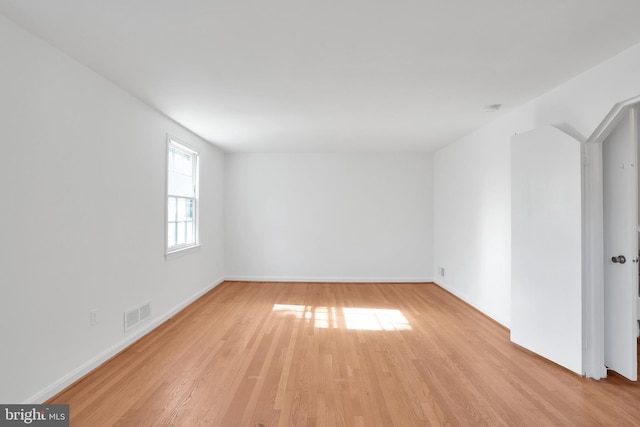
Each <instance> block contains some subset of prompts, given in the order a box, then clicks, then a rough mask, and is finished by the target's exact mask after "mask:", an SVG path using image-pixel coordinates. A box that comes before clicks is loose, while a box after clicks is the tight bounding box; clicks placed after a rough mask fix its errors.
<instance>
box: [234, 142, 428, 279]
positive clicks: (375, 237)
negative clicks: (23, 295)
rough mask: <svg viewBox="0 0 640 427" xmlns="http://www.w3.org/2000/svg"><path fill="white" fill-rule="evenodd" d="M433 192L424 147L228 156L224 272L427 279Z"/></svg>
mask: <svg viewBox="0 0 640 427" xmlns="http://www.w3.org/2000/svg"><path fill="white" fill-rule="evenodd" d="M431 193H432V161H431V156H430V155H426V154H329V153H327V154H227V156H226V195H225V216H226V222H225V224H226V236H225V241H226V258H225V265H226V272H227V276H230V277H237V278H271V279H283V280H284V279H293V280H428V279H429V278H431V276H432V270H433V267H432V257H433V256H432V194H431Z"/></svg>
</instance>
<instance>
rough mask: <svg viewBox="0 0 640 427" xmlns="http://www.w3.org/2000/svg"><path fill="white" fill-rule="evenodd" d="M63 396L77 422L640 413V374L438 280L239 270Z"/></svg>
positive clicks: (525, 421) (553, 422)
mask: <svg viewBox="0 0 640 427" xmlns="http://www.w3.org/2000/svg"><path fill="white" fill-rule="evenodd" d="M49 403H69V404H70V405H71V426H74V427H80V426H90V427H96V426H98V427H100V426H111V425H119V426H146V425H175V426H187V427H190V426H225V427H228V426H276V425H278V426H287V427H288V426H367V427H369V426H385V427H387V426H414V425H415V426H422V425H456V426H457V425H460V426H466V425H473V426H475V425H505V426H546V425H549V426H592V425H593V426H595V425H602V426H623V425H629V426H631V425H634V426H638V425H640V386H639V385H638V384H636V383H632V382H629V381H627V380H625V379H623V378H621V377H619V376H617V375H615V374H613V375H610V376H609V378H607V379H606V380H602V381H594V380H587V379H584V378H581V377H580V376H577V375H575V374H573V373H571V372H569V371H567V370H565V369H563V368H560V367H558V366H556V365H554V364H552V363H551V362H548V361H546V360H543V359H542V358H540V357H537V356H535V355H533V354H532V353H529V352H527V351H526V350H523V349H522V348H519V347H517V346H515V345H513V344H511V343H510V342H509V333H508V331H507V330H505V329H504V328H502V327H501V326H499V325H498V324H496V323H494V322H493V321H491V320H489V319H488V318H486V317H485V316H483V315H482V314H480V313H479V312H477V311H476V310H474V309H473V308H471V307H469V306H468V305H466V304H465V303H463V302H461V301H460V300H458V299H456V298H455V297H453V296H452V295H450V294H449V293H447V292H445V291H444V290H442V289H440V288H439V287H437V286H436V285H433V284H348V283H342V284H335V283H334V284H322V283H246V282H227V283H223V284H221V285H220V286H218V287H217V288H216V289H214V290H213V291H211V292H209V293H208V294H207V295H205V296H204V297H202V298H201V299H199V300H198V301H196V302H195V303H194V304H193V305H191V306H190V307H188V308H187V309H186V310H184V311H183V312H182V313H180V314H179V315H177V316H175V317H174V318H172V319H171V320H169V321H168V322H166V323H165V324H164V325H162V326H161V327H159V328H158V329H156V330H155V331H153V332H152V333H151V334H149V335H147V336H146V337H145V338H143V339H142V340H140V341H138V342H137V343H135V344H134V345H132V346H131V347H129V348H128V349H127V350H125V351H124V352H122V353H120V354H119V355H118V356H116V357H115V358H113V359H112V360H110V361H109V362H107V363H106V364H104V365H103V366H101V367H100V368H99V369H97V370H96V371H94V372H92V373H91V374H89V375H88V376H87V377H85V378H84V379H82V380H81V381H79V382H78V383H76V384H75V385H73V386H72V387H70V388H69V389H68V390H66V391H64V392H62V393H61V394H59V395H58V396H56V397H55V398H53V399H51V401H50V402H49Z"/></svg>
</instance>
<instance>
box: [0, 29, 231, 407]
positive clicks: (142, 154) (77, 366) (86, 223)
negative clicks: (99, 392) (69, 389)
mask: <svg viewBox="0 0 640 427" xmlns="http://www.w3.org/2000/svg"><path fill="white" fill-rule="evenodd" d="M0 53H1V55H2V66H1V67H0V94H1V95H0V129H1V138H2V142H1V147H2V156H1V159H2V167H1V168H0V182H2V189H3V192H2V196H1V201H0V206H1V208H0V233H1V234H0V242H1V245H0V292H1V294H0V337H1V340H2V343H1V344H0V402H3V403H20V402H25V401H42V400H43V399H45V398H47V397H49V396H50V395H51V394H52V393H54V392H56V391H58V390H60V388H61V387H62V386H65V385H67V384H68V382H69V381H71V380H73V379H75V378H77V377H78V376H79V375H80V374H82V373H83V372H85V371H86V370H87V369H89V368H91V367H93V366H95V364H97V363H98V362H100V361H102V360H104V358H105V357H107V356H109V355H111V354H112V353H113V352H114V351H117V349H119V348H121V346H122V345H123V344H124V343H126V342H127V340H131V339H132V338H134V337H135V336H136V335H137V334H139V333H140V332H141V331H142V330H143V329H144V328H141V329H138V330H137V331H132V332H130V333H127V334H125V333H124V332H123V321H122V317H123V311H124V310H126V309H129V308H131V307H133V306H136V305H138V304H140V303H143V302H145V301H150V302H151V304H152V315H153V319H152V321H151V322H148V323H147V325H151V324H153V323H154V322H157V321H159V320H161V319H163V317H164V316H165V315H167V314H168V313H171V312H172V310H173V309H175V308H176V307H177V306H180V305H181V304H182V303H184V302H185V301H188V300H189V299H191V298H192V297H194V296H195V295H198V294H199V293H200V292H202V291H203V290H205V289H207V288H208V287H210V286H211V285H214V284H216V283H217V282H218V280H219V279H220V278H221V277H223V274H224V272H223V264H222V262H223V256H224V254H223V211H222V198H223V191H224V188H223V177H224V155H223V153H221V152H220V151H219V150H218V149H216V148H214V147H213V146H211V145H210V144H208V143H205V142H204V141H203V140H201V139H199V138H198V137H196V136H195V135H193V134H191V133H189V132H188V131H186V130H185V129H183V128H182V127H180V126H178V125H177V124H175V123H174V122H172V121H170V120H168V119H167V118H165V117H164V116H162V115H160V114H159V113H157V112H155V111H153V110H151V109H150V108H148V107H146V106H145V105H143V104H142V103H141V102H139V101H137V100H136V99H134V98H132V97H131V96H129V95H128V94H126V93H125V92H123V91H122V90H120V89H118V88H117V87H115V86H114V85H112V84H111V83H109V82H108V81H106V80H104V79H103V78H101V77H99V76H98V75H96V74H95V73H93V72H92V71H90V70H88V69H87V68H85V67H84V66H82V65H80V64H78V63H77V62H75V61H74V60H72V59H70V58H69V57H67V56H65V55H63V54H62V53H61V52H59V51H58V50H56V49H54V48H52V47H50V46H48V45H46V44H44V43H43V42H42V41H41V40H40V39H37V38H36V37H34V36H32V35H30V34H29V33H26V32H25V31H23V30H21V29H19V28H18V27H16V26H15V25H14V24H12V23H10V22H9V21H7V20H5V18H3V17H2V16H0ZM167 132H170V133H171V134H173V135H175V136H177V137H179V138H181V139H183V140H184V141H185V142H188V143H190V144H192V145H194V146H195V147H197V148H198V149H200V153H201V158H202V165H201V166H202V167H201V174H202V175H201V181H202V185H201V198H202V201H201V212H200V213H201V216H202V218H203V221H202V224H201V236H202V247H201V248H200V250H198V251H197V252H195V253H191V254H189V255H185V256H182V257H179V258H176V259H172V260H169V261H167V260H165V258H164V227H165V224H164V221H165V213H164V209H165V201H164V197H165V189H164V186H165V150H166V145H165V138H166V133H167ZM92 309H97V310H98V322H99V323H98V325H97V326H96V327H93V328H92V327H90V326H89V312H90V310H92Z"/></svg>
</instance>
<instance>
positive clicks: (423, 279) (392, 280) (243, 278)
mask: <svg viewBox="0 0 640 427" xmlns="http://www.w3.org/2000/svg"><path fill="white" fill-rule="evenodd" d="M225 280H234V281H241V282H310V283H311V282H313V283H318V282H320V283H343V282H344V283H425V282H433V278H431V277H306V276H305V277H300V276H227V277H226V278H225Z"/></svg>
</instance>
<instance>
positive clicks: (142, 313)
mask: <svg viewBox="0 0 640 427" xmlns="http://www.w3.org/2000/svg"><path fill="white" fill-rule="evenodd" d="M149 318H151V303H150V302H146V303H144V304H142V305H140V306H138V307H136V308H133V309H131V310H128V311H125V312H124V331H125V332H127V331H128V330H129V329H131V328H133V327H134V326H136V325H137V324H138V323H140V322H143V321H145V320H147V319H149Z"/></svg>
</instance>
